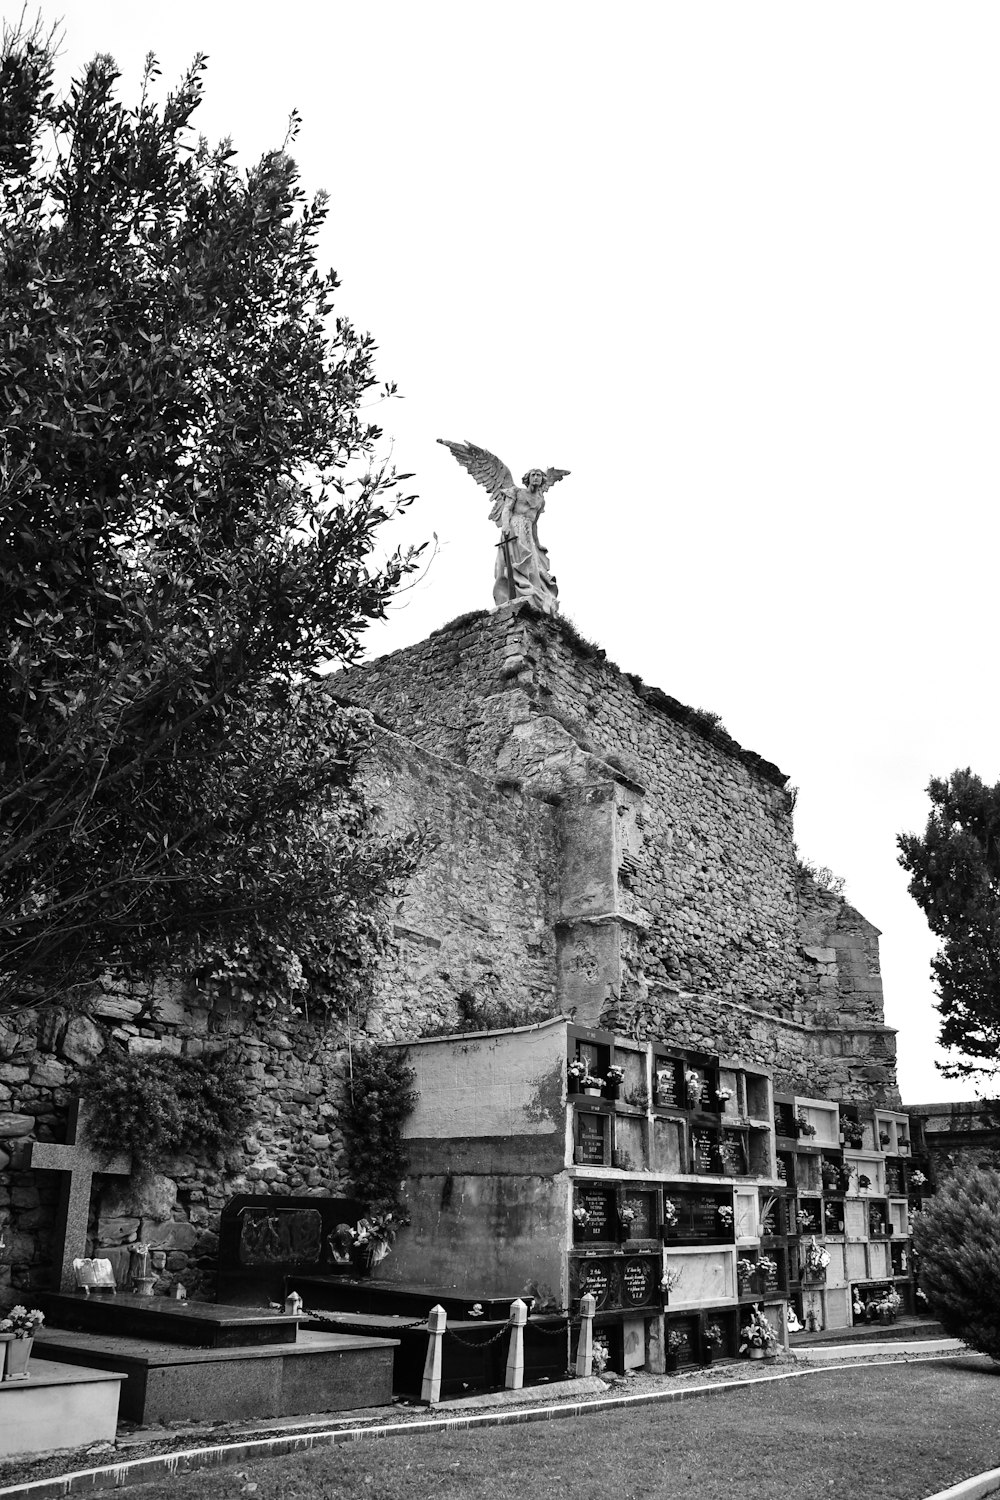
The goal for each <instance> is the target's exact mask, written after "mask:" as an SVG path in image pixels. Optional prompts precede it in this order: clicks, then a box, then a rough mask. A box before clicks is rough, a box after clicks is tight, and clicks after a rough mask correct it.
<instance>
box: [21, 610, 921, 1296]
mask: <svg viewBox="0 0 1000 1500" xmlns="http://www.w3.org/2000/svg"><path fill="white" fill-rule="evenodd" d="M331 691H333V692H334V693H335V694H337V695H338V696H340V697H344V698H347V699H350V700H351V701H354V702H357V703H360V704H362V705H364V706H365V707H367V708H369V709H370V710H371V711H372V712H373V714H374V715H375V716H376V719H377V721H378V722H379V724H380V725H381V728H380V730H379V732H378V733H377V734H376V736H375V749H374V753H373V755H372V757H371V759H370V762H369V764H368V766H367V768H366V770H365V776H366V781H367V790H368V793H369V796H370V798H371V799H372V801H373V802H374V804H375V805H376V806H377V807H378V808H379V809H380V812H381V816H382V819H383V823H384V826H385V827H386V828H387V829H400V828H412V827H425V828H426V829H427V831H428V834H429V836H430V837H429V842H428V849H427V853H426V856H425V858H424V861H423V863H422V865H421V868H420V870H419V871H418V873H417V875H416V876H415V877H414V879H413V880H412V882H411V884H410V886H409V889H408V891H407V894H406V896H405V898H404V899H403V900H402V901H401V902H400V903H399V907H398V909H397V910H396V911H395V912H394V913H393V914H392V917H393V928H394V934H395V943H394V950H393V952H392V954H391V955H390V956H389V957H388V958H387V960H386V962H385V964H384V966H383V970H382V973H381V976H380V981H379V986H378V993H377V995H376V998H375V1002H374V1004H373V1005H372V1007H371V1009H370V1010H369V1012H368V1013H367V1014H366V1015H358V1016H353V1017H351V1018H350V1026H349V1030H350V1036H348V1031H347V1029H346V1028H345V1029H341V1030H337V1031H334V1032H332V1033H331V1032H328V1033H323V1032H322V1031H321V1030H319V1029H317V1028H316V1027H314V1026H311V1025H310V1024H309V1023H308V1020H307V1019H306V1018H304V1017H303V1016H295V1017H291V1018H287V1019H286V1020H284V1021H281V1020H279V1019H276V1018H275V1017H274V1016H273V1015H272V1016H268V1015H267V1014H266V1013H264V1014H262V1013H261V1009H260V1007H259V1006H255V1004H254V997H252V996H250V995H248V994H241V993H239V992H237V993H235V994H233V995H231V996H229V998H228V1000H227V1001H226V1002H225V1003H223V1002H221V1001H220V1000H219V998H218V997H217V996H215V997H211V996H208V995H206V994H205V993H202V992H200V991H198V990H197V989H195V988H193V987H190V988H182V987H178V986H174V987H171V986H167V985H160V986H156V987H154V989H153V990H152V991H151V992H149V993H145V994H142V995H137V994H120V993H116V992H107V993H105V992H101V993H99V994H98V995H96V996H95V997H94V1000H93V1004H92V1006H91V1008H90V1014H89V1016H82V1015H81V1016H75V1017H73V1018H70V1017H68V1016H66V1015H64V1014H60V1013H58V1012H56V1013H51V1014H49V1015H45V1016H42V1017H37V1016H35V1017H33V1016H26V1017H22V1018H19V1019H16V1020H11V1021H8V1022H7V1023H6V1024H5V1025H4V1026H3V1027H0V1169H2V1170H0V1225H2V1226H3V1230H4V1236H5V1239H6V1249H5V1250H3V1251H0V1288H2V1287H3V1285H5V1284H10V1283H12V1284H13V1285H14V1286H15V1287H18V1288H21V1287H27V1286H30V1285H40V1284H43V1283H45V1282H46V1281H47V1280H48V1277H49V1275H50V1272H51V1245H50V1234H51V1225H52V1222H53V1205H54V1201H55V1182H54V1179H53V1178H52V1175H51V1174H46V1173H43V1172H23V1171H18V1170H16V1166H15V1165H14V1164H12V1162H11V1160H10V1150H9V1149H8V1148H9V1147H11V1146H12V1145H13V1143H14V1142H15V1141H16V1140H17V1139H31V1138H34V1139H37V1140H61V1139H63V1136H64V1130H65V1120H66V1110H67V1106H68V1103H69V1101H70V1099H71V1098H72V1097H74V1094H75V1086H76V1076H77V1070H78V1068H79V1067H80V1066H81V1065H82V1064H83V1063H85V1062H86V1061H88V1060H89V1059H90V1058H91V1057H92V1056H93V1055H94V1054H95V1053H96V1052H97V1051H99V1050H101V1049H102V1048H103V1047H105V1046H107V1045H109V1044H110V1043H112V1042H115V1043H117V1044H119V1045H121V1046H123V1047H125V1048H127V1049H128V1050H129V1051H130V1052H139V1051H152V1052H156V1051H166V1052H183V1053H186V1054H193V1055H197V1054H199V1053H201V1052H203V1051H205V1050H206V1049H209V1050H211V1049H216V1050H218V1049H225V1050H227V1051H228V1052H229V1054H230V1055H231V1056H232V1057H234V1058H235V1059H236V1060H238V1061H239V1062H240V1063H241V1065H242V1066H243V1067H244V1068H245V1069H246V1071H247V1074H248V1076H249V1077H250V1078H251V1079H252V1080H253V1082H254V1084H255V1086H256V1088H257V1090H258V1098H257V1102H256V1107H255V1119H254V1126H253V1130H252V1133H250V1134H248V1135H247V1137H246V1138H245V1140H244V1141H243V1143H242V1145H241V1148H240V1150H239V1151H238V1152H237V1154H236V1159H234V1161H233V1162H232V1163H230V1164H229V1165H221V1164H218V1163H210V1162H204V1161H192V1160H179V1161H175V1162H173V1163H171V1164H169V1169H168V1175H165V1176H163V1177H160V1178H157V1179H154V1180H153V1181H152V1182H150V1183H147V1184H145V1185H139V1186H135V1185H127V1184H126V1185H123V1184H122V1183H121V1182H120V1181H117V1182H115V1181H110V1180H106V1181H105V1185H104V1186H103V1189H99V1191H98V1192H97V1193H95V1200H94V1204H93V1225H92V1227H93V1244H92V1246H91V1249H92V1251H93V1252H94V1253H101V1254H107V1253H110V1254H111V1257H112V1259H116V1258H117V1259H118V1260H120V1261H123V1260H124V1257H125V1256H126V1254H127V1251H126V1250H125V1249H124V1246H126V1245H127V1243H128V1242H129V1241H130V1240H133V1239H135V1238H137V1237H140V1236H141V1238H142V1239H144V1240H148V1241H149V1242H150V1244H151V1246H152V1249H153V1255H154V1267H155V1269H156V1270H157V1272H158V1274H159V1277H160V1281H159V1286H158V1290H164V1289H166V1288H167V1287H168V1286H169V1285H170V1283H171V1282H172V1281H174V1280H177V1279H181V1280H183V1281H184V1282H185V1284H186V1285H187V1287H188V1288H189V1290H193V1291H198V1290H203V1291H209V1290H211V1285H212V1271H213V1268H214V1264H215V1253H216V1248H217V1226H218V1214H219V1211H220V1209H221V1208H222V1205H223V1203H224V1202H225V1201H226V1199H227V1198H229V1197H230V1196H232V1195H233V1194H235V1193H240V1192H252V1193H277V1194H292V1193H295V1194H301V1193H312V1194H344V1193H347V1192H348V1191H349V1190H350V1188H351V1186H352V1185H351V1184H350V1182H349V1181H348V1178H347V1170H346V1159H345V1154H344V1150H343V1147H342V1144H341V1141H340V1137H339V1132H338V1117H339V1113H340V1108H341V1100H342V1096H343V1087H344V1084H343V1079H344V1073H345V1065H346V1057H347V1048H348V1044H349V1042H350V1041H351V1040H352V1039H356V1038H357V1037H359V1036H361V1037H366V1036H367V1037H374V1038H377V1039H382V1040H405V1039H406V1038H413V1037H416V1036H421V1035H424V1036H426V1035H428V1034H435V1033H437V1034H441V1033H444V1032H446V1031H455V1030H456V1029H462V1028H463V1027H465V1026H467V1025H469V1026H472V1027H474V1028H475V1029H482V1028H483V1027H484V1026H485V1027H498V1026H509V1025H516V1024H518V1023H521V1022H525V1021H533V1020H537V1019H539V1018H542V1017H545V1016H552V1015H556V1014H560V1013H566V1014H573V1015H575V1016H576V1018H577V1019H578V1020H579V1021H581V1022H583V1023H585V1024H588V1025H595V1024H602V1025H606V1026H608V1027H610V1028H612V1029H614V1030H616V1031H618V1032H620V1033H626V1034H630V1035H633V1036H636V1037H638V1038H640V1039H641V1038H645V1037H666V1038H671V1039H673V1040H674V1041H675V1042H676V1043H677V1044H678V1045H682V1046H689V1047H697V1048H702V1049H704V1050H706V1051H724V1052H725V1053H726V1054H728V1055H729V1056H731V1057H732V1056H741V1057H743V1058H745V1059H746V1061H747V1062H748V1063H760V1064H763V1065H764V1066H766V1067H770V1068H773V1069H774V1074H775V1080H774V1081H775V1085H776V1087H777V1088H778V1089H779V1090H785V1091H788V1092H796V1093H802V1094H809V1095H814V1096H819V1097H832V1098H838V1099H843V1100H848V1101H864V1102H875V1103H880V1104H890V1105H891V1104H893V1103H894V1102H895V1101H896V1100H897V1098H898V1096H897V1093H896V1085H895V1069H894V1034H893V1033H892V1032H891V1031H890V1030H889V1029H888V1028H886V1027H885V1026H884V1024H883V1020H882V997H881V981H880V979H879V974H878V942H877V939H878V934H877V932H876V929H875V928H873V927H872V926H871V924H870V923H868V922H866V921H865V919H864V918H863V917H861V916H860V915H859V914H858V913H857V912H856V911H854V910H853V909H852V908H851V907H850V906H848V905H847V904H846V903H845V902H844V901H842V900H841V899H840V898H839V897H838V896H836V895H834V894H832V893H831V892H829V891H825V890H822V889H820V888H819V887H818V886H817V885H816V884H815V883H814V882H813V881H812V880H811V879H810V877H809V876H808V875H806V874H805V873H804V872H802V871H801V869H800V868H799V867H798V866H797V863H796V858H795V851H794V846H793V842H792V822H791V799H790V797H789V795H788V793H787V791H786V789H785V778H784V777H783V776H782V774H781V772H780V771H778V770H777V768H776V767H774V766H773V765H770V764H769V763H768V762H766V761H764V760H762V759H760V757H758V756H756V755H753V754H751V753H750V752H748V751H745V750H743V749H742V748H741V747H740V746H739V745H737V744H736V743H735V742H734V741H733V740H732V739H730V738H729V737H728V736H727V735H726V734H725V733H724V732H723V731H720V730H719V729H718V728H717V727H716V726H715V725H714V724H713V723H712V722H711V721H710V719H709V717H708V716H704V715H699V714H697V713H693V712H692V711H691V710H689V709H686V708H685V707H684V706H683V705H681V704H679V703H677V702H676V701H675V700H673V699H671V698H669V697H667V696H666V695H665V694H663V693H660V692H659V691H657V690H656V689H651V688H648V687H646V686H644V685H643V684H642V683H641V682H639V681H638V680H637V679H635V678H631V677H629V676H627V675H626V674H625V673H623V672H621V671H619V669H618V668H617V667H614V666H613V665H612V664H610V663H609V662H607V661H606V660H605V659H604V656H603V653H601V652H600V651H598V650H597V649H596V648H592V647H589V646H587V645H586V643H584V642H581V641H580V640H579V639H578V638H577V637H576V635H575V633H574V632H573V631H572V628H571V627H568V626H567V625H566V624H565V623H564V622H561V621H559V620H558V619H552V618H549V617H545V616H541V615H539V614H538V613H536V612H535V611H533V610H532V609H531V608H530V607H528V606H524V605H517V604H515V605H512V606H508V607H505V608H503V609H501V610H498V611H495V612H493V613H490V614H483V615H481V616H472V617H469V618H468V619H466V620H464V621H456V622H455V623H454V624H452V625H451V626H449V627H447V628H446V629H444V630H442V631H439V632H437V633H436V634H435V635H433V636H432V637H431V638H430V639H429V640H427V641H425V642H423V643H421V644H420V645H418V646H415V647H413V648H411V649H409V650H407V651H402V652H397V653H395V654H394V655H391V656H388V657H385V658H383V659H381V660H379V661H376V662H373V663H370V664H368V665H366V666H363V667H360V668H357V669H355V670H352V671H351V672H347V673H343V674H340V675H339V676H338V677H337V678H335V679H333V680H332V684H331ZM358 1187H359V1193H360V1195H361V1196H363V1185H360V1184H359V1185H358Z"/></svg>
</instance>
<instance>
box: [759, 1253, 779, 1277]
mask: <svg viewBox="0 0 1000 1500" xmlns="http://www.w3.org/2000/svg"><path fill="white" fill-rule="evenodd" d="M757 1269H758V1271H760V1272H761V1274H762V1275H764V1276H777V1274H778V1262H777V1261H776V1260H772V1259H771V1257H770V1256H769V1255H759V1256H758V1257H757Z"/></svg>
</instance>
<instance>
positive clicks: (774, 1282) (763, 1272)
mask: <svg viewBox="0 0 1000 1500" xmlns="http://www.w3.org/2000/svg"><path fill="white" fill-rule="evenodd" d="M767 1259H768V1260H769V1261H770V1262H771V1264H770V1265H767V1264H764V1265H760V1264H758V1267H757V1285H758V1286H759V1287H760V1288H761V1290H762V1292H763V1294H764V1296H765V1297H767V1296H769V1295H771V1293H778V1292H781V1291H783V1290H784V1287H783V1286H782V1280H783V1278H782V1275H781V1263H780V1261H779V1260H778V1259H777V1257H775V1256H773V1255H772V1256H768V1257H767Z"/></svg>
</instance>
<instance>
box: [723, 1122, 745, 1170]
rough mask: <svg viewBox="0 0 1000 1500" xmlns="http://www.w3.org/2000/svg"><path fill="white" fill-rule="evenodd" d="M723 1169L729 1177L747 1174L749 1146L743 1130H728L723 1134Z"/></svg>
mask: <svg viewBox="0 0 1000 1500" xmlns="http://www.w3.org/2000/svg"><path fill="white" fill-rule="evenodd" d="M722 1169H723V1172H724V1173H725V1175H726V1176H727V1177H745V1176H746V1175H747V1170H748V1166H747V1148H746V1142H745V1141H744V1139H743V1135H742V1132H741V1131H739V1130H726V1131H724V1132H723V1136H722Z"/></svg>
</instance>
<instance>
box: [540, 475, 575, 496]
mask: <svg viewBox="0 0 1000 1500" xmlns="http://www.w3.org/2000/svg"><path fill="white" fill-rule="evenodd" d="M568 473H569V469H546V470H545V483H544V484H543V485H542V493H543V494H544V493H545V491H546V490H550V489H551V488H552V486H553V485H554V484H558V483H559V481H560V479H565V478H566V475H567V474H568Z"/></svg>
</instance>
